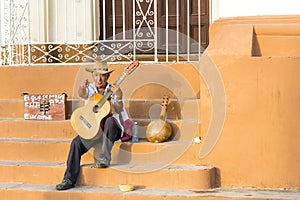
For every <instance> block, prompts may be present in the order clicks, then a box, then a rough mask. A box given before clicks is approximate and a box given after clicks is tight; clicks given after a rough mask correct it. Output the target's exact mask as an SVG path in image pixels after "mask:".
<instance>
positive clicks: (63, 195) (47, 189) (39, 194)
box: [0, 183, 300, 200]
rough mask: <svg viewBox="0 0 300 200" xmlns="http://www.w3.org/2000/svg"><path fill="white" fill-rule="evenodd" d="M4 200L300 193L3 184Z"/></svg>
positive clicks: (291, 195)
mask: <svg viewBox="0 0 300 200" xmlns="http://www.w3.org/2000/svg"><path fill="white" fill-rule="evenodd" d="M0 196H1V197H2V199H4V200H8V199H9V200H19V199H31V200H44V199H45V200H46V199H72V200H77V199H84V200H95V199H114V200H118V199H120V200H128V199H130V200H140V199H143V200H153V199H160V198H162V197H163V198H164V199H168V200H178V199H180V200H206V199H210V200H225V199H232V200H254V199H255V200H273V199H274V200H275V199H276V200H278V199H280V200H295V199H299V196H300V191H299V190H283V189H255V188H216V189H209V190H194V191H191V190H162V189H147V188H142V187H137V188H136V190H134V191H131V192H121V191H120V190H119V189H118V188H109V187H102V186H101V187H99V186H97V187H93V186H81V187H75V188H72V189H70V190H67V191H56V190H55V187H54V185H40V184H24V183H0Z"/></svg>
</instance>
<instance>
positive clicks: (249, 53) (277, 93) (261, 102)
mask: <svg viewBox="0 0 300 200" xmlns="http://www.w3.org/2000/svg"><path fill="white" fill-rule="evenodd" d="M210 38H211V41H210V45H209V47H208V49H207V51H206V54H205V55H204V56H203V61H202V66H201V67H205V65H215V66H216V67H217V69H218V71H219V73H220V76H221V77H222V80H223V85H224V89H225V94H226V117H225V122H224V127H223V129H222V131H221V135H220V138H219V140H218V142H217V143H216V145H215V147H214V148H213V150H212V151H211V152H210V153H209V154H208V155H207V156H206V157H205V158H203V159H202V160H201V163H205V164H209V165H213V166H216V167H217V168H218V169H219V173H220V182H221V185H222V186H240V187H248V186H250V187H251V186H253V187H271V188H273V187H276V188H278V187H279V188H300V173H299V167H300V164H299V163H300V154H299V152H300V145H299V140H300V123H299V122H300V79H299V75H300V40H299V39H300V16H280V17H272V16H270V17H244V18H232V19H222V20H219V21H216V22H215V23H214V24H212V26H211V35H210ZM258 50H260V51H258ZM257 52H259V53H257ZM205 60H206V61H207V60H210V62H205ZM201 83H202V84H201V97H200V98H201V104H200V105H201V122H202V126H201V127H202V130H201V133H202V135H203V136H204V141H205V137H207V135H206V132H207V130H208V127H209V125H210V121H211V117H212V112H211V108H212V106H213V105H212V103H211V102H212V100H211V95H210V94H211V92H210V91H209V90H208V88H207V85H206V83H205V82H204V80H202V82H201ZM211 125H212V126H213V124H211Z"/></svg>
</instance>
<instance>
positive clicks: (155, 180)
mask: <svg viewBox="0 0 300 200" xmlns="http://www.w3.org/2000/svg"><path fill="white" fill-rule="evenodd" d="M64 171H65V165H64V163H55V162H21V161H0V182H11V183H24V184H49V185H55V184H57V183H59V182H60V181H61V179H62V177H63V174H64ZM124 183H126V184H128V183H130V184H133V185H136V186H139V187H143V188H156V189H171V190H198V189H210V188H213V187H215V186H216V169H215V168H214V167H210V166H200V165H132V164H113V165H111V167H109V168H105V169H97V168H92V167H91V165H83V166H82V169H81V173H80V175H79V179H78V182H77V185H89V186H102V187H118V185H119V184H124Z"/></svg>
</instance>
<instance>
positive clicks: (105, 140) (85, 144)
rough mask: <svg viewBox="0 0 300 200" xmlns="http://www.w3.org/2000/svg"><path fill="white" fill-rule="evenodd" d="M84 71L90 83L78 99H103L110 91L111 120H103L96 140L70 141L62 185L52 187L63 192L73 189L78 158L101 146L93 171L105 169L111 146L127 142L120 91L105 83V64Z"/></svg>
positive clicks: (127, 121)
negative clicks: (89, 74)
mask: <svg viewBox="0 0 300 200" xmlns="http://www.w3.org/2000/svg"><path fill="white" fill-rule="evenodd" d="M86 71H88V72H91V73H92V77H93V80H94V82H93V83H89V82H88V80H86V81H85V82H84V83H83V84H82V85H81V86H80V87H79V89H78V94H79V96H80V97H81V98H83V99H86V100H88V99H89V98H90V97H91V96H93V95H94V94H96V93H100V94H102V95H104V94H105V93H106V92H108V91H109V90H111V91H112V92H113V94H112V95H111V98H110V102H111V104H112V105H113V108H114V109H113V110H114V113H113V115H112V116H108V117H107V118H106V120H105V123H104V126H103V132H102V135H101V137H100V138H99V139H94V140H87V139H84V138H82V137H81V136H79V135H78V136H77V137H75V138H74V139H73V140H72V143H71V145H70V150H69V155H68V160H67V169H66V171H65V174H64V178H63V180H62V182H61V183H60V184H58V185H56V189H57V190H66V189H70V188H73V187H74V186H75V183H76V181H77V177H78V174H79V172H80V160H81V156H82V155H83V154H85V153H86V152H87V151H88V150H89V149H90V148H91V147H93V146H95V145H96V144H98V143H101V144H102V147H101V151H100V159H99V160H98V161H97V162H96V163H95V164H94V167H96V168H106V167H109V165H110V160H111V150H112V147H113V144H114V142H115V141H117V140H119V139H120V138H121V141H122V142H124V141H128V140H130V139H131V126H132V121H131V120H130V119H129V118H128V115H127V113H126V110H125V109H124V108H123V102H122V95H123V94H122V91H121V89H120V88H119V87H116V86H114V85H111V84H109V83H108V82H107V81H108V78H109V76H110V73H111V72H112V71H113V70H108V67H107V64H106V63H103V62H96V64H95V65H94V66H92V67H87V68H86ZM121 122H122V123H121ZM123 130H124V132H123ZM122 132H123V135H122Z"/></svg>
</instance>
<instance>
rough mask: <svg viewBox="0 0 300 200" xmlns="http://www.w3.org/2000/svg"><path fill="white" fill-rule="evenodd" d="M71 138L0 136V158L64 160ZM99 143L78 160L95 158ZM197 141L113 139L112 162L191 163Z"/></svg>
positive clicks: (197, 145)
mask: <svg viewBox="0 0 300 200" xmlns="http://www.w3.org/2000/svg"><path fill="white" fill-rule="evenodd" d="M70 143H71V139H25V138H21V139H20V138H0V151H1V152H5V153H3V154H0V160H12V161H13V160H20V161H36V162H38V161H40V162H52V161H53V162H65V161H66V158H67V155H68V152H69V147H70ZM100 149H101V147H100V146H95V148H92V149H91V150H90V151H89V152H88V153H86V154H85V155H83V157H82V161H81V162H82V163H93V162H95V160H97V159H99V150H100ZM199 149H200V145H199V144H193V143H192V142H180V141H170V142H164V143H150V142H146V141H141V142H138V143H132V142H123V143H122V142H119V141H117V142H115V145H114V147H113V150H112V163H119V164H128V163H130V164H171V163H173V164H174V163H176V164H195V163H198V162H199V158H198V152H199Z"/></svg>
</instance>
